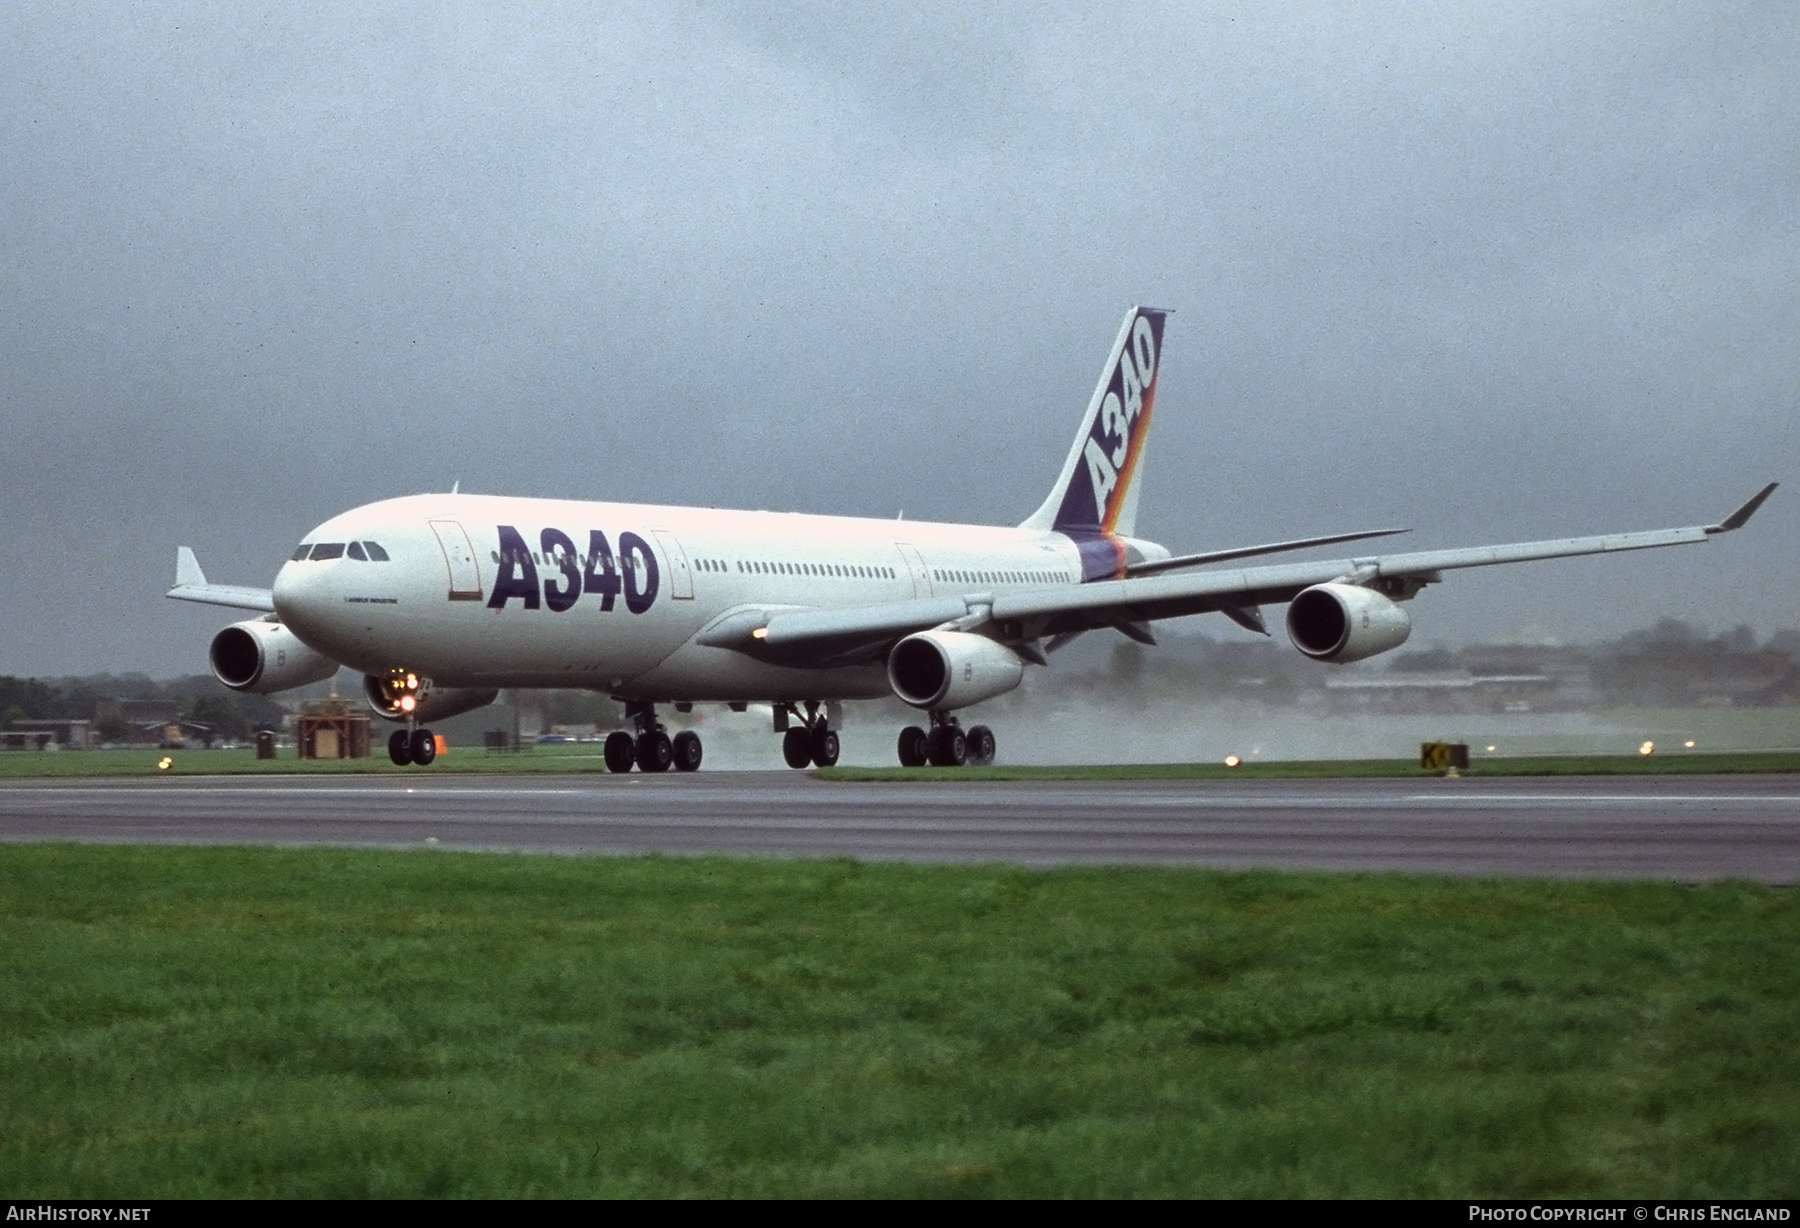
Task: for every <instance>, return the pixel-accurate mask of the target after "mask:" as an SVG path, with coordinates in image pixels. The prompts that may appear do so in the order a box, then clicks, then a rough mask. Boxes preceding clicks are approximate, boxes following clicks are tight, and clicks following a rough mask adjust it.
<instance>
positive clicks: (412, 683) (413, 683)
mask: <svg viewBox="0 0 1800 1228" xmlns="http://www.w3.org/2000/svg"><path fill="white" fill-rule="evenodd" d="M406 689H407V690H409V691H416V690H418V689H419V676H418V675H417V674H408V675H407V676H406Z"/></svg>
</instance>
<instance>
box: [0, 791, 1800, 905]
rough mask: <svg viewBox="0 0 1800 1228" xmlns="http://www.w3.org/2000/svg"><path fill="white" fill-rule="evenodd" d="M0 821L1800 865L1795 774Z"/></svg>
mask: <svg viewBox="0 0 1800 1228" xmlns="http://www.w3.org/2000/svg"><path fill="white" fill-rule="evenodd" d="M0 839H4V840H11V841H18V840H73V841H84V842H97V843H121V842H144V843H162V844H168V843H187V844H273V845H299V844H332V845H369V846H382V847H390V848H391V847H418V846H421V845H428V844H433V843H435V844H436V845H437V846H439V847H445V848H460V849H492V850H502V849H504V850H532V851H541V852H560V853H575V852H606V853H645V852H661V853H674V854H694V853H740V854H764V855H774V856H806V857H837V856H846V857H858V858H869V859H881V860H907V861H936V862H975V861H1000V862H1014V863H1022V864H1029V865H1055V864H1067V863H1087V864H1105V863H1127V864H1181V865H1209V866H1229V867H1246V866H1269V867H1280V868H1287V869H1329V870H1411V871H1424V872H1433V873H1447V874H1458V875H1482V874H1493V875H1514V876H1562V877H1569V876H1580V877H1605V878H1674V879H1679V880H1684V881H1698V880H1706V879H1717V878H1746V879H1755V880H1760V881H1763V882H1768V883H1791V882H1794V881H1796V879H1800V777H1793V776H1681V777H1656V778H1648V777H1556V778H1530V779H1527V778H1515V779H1506V780H1495V779H1468V778H1464V779H1461V780H1441V779H1436V778H1421V779H1418V780H1321V781H1138V782H1043V783H1038V782H1033V783H1027V784H1019V783H1003V782H987V783H971V782H941V783H940V782H930V783H901V784H838V783H827V782H821V781H816V780H813V779H810V778H809V777H806V776H801V775H798V774H793V775H790V774H784V773H778V772H718V773H704V772H703V773H700V774H698V775H695V776H677V775H673V774H671V775H669V776H664V777H645V776H640V775H637V774H635V773H634V774H632V775H629V776H603V775H576V776H567V777H543V776H535V777H531V778H522V777H518V776H493V777H469V776H459V777H451V776H442V777H437V778H433V777H432V776H430V775H429V774H428V773H424V772H421V773H418V774H416V775H412V776H409V777H404V778H397V777H393V776H371V777H317V776H312V777H299V776H296V777H266V776H265V777H213V778H157V779H142V780H96V781H84V782H80V783H68V782H60V781H25V782H9V783H7V784H5V785H3V786H0Z"/></svg>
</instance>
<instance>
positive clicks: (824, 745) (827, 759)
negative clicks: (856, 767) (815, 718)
mask: <svg viewBox="0 0 1800 1228" xmlns="http://www.w3.org/2000/svg"><path fill="white" fill-rule="evenodd" d="M807 742H808V744H809V745H808V747H807V749H808V750H810V751H811V752H812V761H813V762H814V763H816V764H818V765H819V766H820V767H830V766H831V765H832V764H834V763H836V762H837V759H838V736H837V730H835V729H827V728H825V726H823V725H820V726H819V727H818V728H817V729H815V730H813V731H812V736H811V737H810V738H808V739H807Z"/></svg>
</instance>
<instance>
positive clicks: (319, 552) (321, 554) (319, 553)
mask: <svg viewBox="0 0 1800 1228" xmlns="http://www.w3.org/2000/svg"><path fill="white" fill-rule="evenodd" d="M343 556H344V543H343V542H320V543H319V544H318V545H316V546H314V547H313V552H312V557H313V562H315V563H317V562H318V561H320V560H321V559H337V558H342V557H343Z"/></svg>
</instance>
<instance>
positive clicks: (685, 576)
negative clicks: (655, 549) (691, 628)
mask: <svg viewBox="0 0 1800 1228" xmlns="http://www.w3.org/2000/svg"><path fill="white" fill-rule="evenodd" d="M650 536H652V537H654V538H655V539H656V542H657V545H659V546H661V547H662V548H663V556H664V557H665V558H667V559H668V560H669V596H671V597H673V598H674V599H675V600H677V601H692V600H693V599H694V570H693V568H692V567H691V566H690V565H689V564H688V556H687V551H685V550H683V549H682V548H681V543H680V542H679V541H678V540H676V537H675V535H674V534H673V533H671V532H669V530H667V529H651V530H650Z"/></svg>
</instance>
